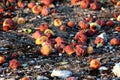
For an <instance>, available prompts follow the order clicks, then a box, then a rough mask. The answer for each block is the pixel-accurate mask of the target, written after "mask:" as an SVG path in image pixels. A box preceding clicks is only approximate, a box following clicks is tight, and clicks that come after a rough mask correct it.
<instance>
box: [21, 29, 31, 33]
mask: <svg viewBox="0 0 120 80" xmlns="http://www.w3.org/2000/svg"><path fill="white" fill-rule="evenodd" d="M22 30H23V31H24V32H25V33H28V34H30V33H31V32H32V30H31V29H29V28H23V29H22Z"/></svg>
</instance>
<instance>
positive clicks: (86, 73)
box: [0, 1, 120, 80]
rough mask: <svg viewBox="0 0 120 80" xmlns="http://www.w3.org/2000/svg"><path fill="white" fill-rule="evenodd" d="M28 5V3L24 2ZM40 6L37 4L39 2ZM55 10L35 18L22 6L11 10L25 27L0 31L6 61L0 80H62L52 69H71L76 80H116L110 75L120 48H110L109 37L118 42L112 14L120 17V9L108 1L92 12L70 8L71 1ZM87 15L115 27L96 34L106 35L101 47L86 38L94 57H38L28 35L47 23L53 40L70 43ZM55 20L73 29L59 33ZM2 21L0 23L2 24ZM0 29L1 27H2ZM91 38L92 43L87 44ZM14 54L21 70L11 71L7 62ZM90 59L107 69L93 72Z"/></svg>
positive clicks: (1, 51)
mask: <svg viewBox="0 0 120 80" xmlns="http://www.w3.org/2000/svg"><path fill="white" fill-rule="evenodd" d="M25 3H26V4H27V2H25ZM38 3H39V2H38ZM54 5H55V9H56V10H57V13H56V14H49V15H48V16H42V15H36V14H33V13H32V12H31V10H30V9H28V8H27V7H25V8H24V9H20V8H16V9H15V11H13V12H12V13H13V15H14V17H13V18H12V19H13V20H14V21H15V20H16V19H17V17H18V16H19V17H24V18H25V20H26V23H25V24H19V25H17V28H16V29H15V30H10V31H7V32H5V31H3V30H1V31H0V54H1V55H4V56H5V58H6V62H5V63H4V64H1V65H0V78H1V79H0V80H2V79H3V80H14V79H15V80H19V79H20V78H22V77H24V76H28V77H29V78H30V80H37V77H38V76H46V77H47V78H49V80H64V79H60V78H57V77H51V76H50V75H51V73H52V71H53V70H54V69H58V70H70V71H72V73H73V74H72V76H73V77H76V78H77V79H78V80H113V79H114V80H119V78H118V77H117V76H115V75H114V74H113V72H112V68H113V66H114V65H115V63H119V62H120V45H119V46H110V45H109V41H110V39H111V38H113V37H116V38H119V39H120V32H117V31H116V30H115V27H116V26H120V22H118V21H117V20H116V19H114V18H113V13H114V12H117V13H118V14H119V15H120V10H119V8H116V7H115V6H114V4H113V3H111V2H110V1H108V2H106V3H102V5H103V7H104V8H105V11H104V10H98V11H92V10H91V9H90V8H88V9H81V8H80V7H79V5H75V6H73V5H70V2H69V1H68V2H67V1H63V2H56V3H55V4H54ZM88 15H90V16H92V17H93V21H95V20H97V19H100V20H104V21H107V20H110V19H113V20H114V22H115V25H114V27H107V26H105V27H103V28H102V29H101V30H100V31H99V32H100V33H102V32H105V33H106V34H107V38H108V42H106V44H105V45H104V46H103V47H101V48H96V47H95V45H94V44H93V41H94V39H95V37H96V36H97V35H98V34H95V35H94V36H93V37H92V38H91V37H88V44H87V45H93V46H94V51H95V52H94V54H91V55H88V54H86V55H85V56H76V55H75V54H73V55H70V56H68V55H67V54H61V53H58V52H54V53H52V54H50V55H49V56H43V55H41V54H40V50H39V48H40V46H39V45H36V44H35V39H33V38H32V37H31V36H32V34H33V33H34V32H35V28H37V27H38V26H39V25H40V24H41V23H43V22H47V23H48V24H49V28H50V29H52V30H53V32H54V33H55V37H57V36H60V37H62V38H63V39H64V40H66V42H68V43H70V41H71V40H72V39H73V36H71V35H75V34H76V33H77V32H78V31H79V30H81V29H80V28H79V27H78V22H79V21H80V20H83V19H85V18H86V17H87V16H88ZM56 18H60V19H61V20H62V21H63V23H64V24H66V23H67V22H68V21H69V20H72V21H74V22H75V24H76V25H75V27H73V28H70V27H68V28H67V30H66V31H60V30H59V28H58V27H55V26H54V25H53V21H54V19H56ZM4 19H5V18H2V19H1V20H0V21H3V20H4ZM1 26H2V25H1ZM23 28H27V29H31V30H32V32H31V33H26V32H24V31H22V29H23ZM90 39H91V40H92V41H90ZM13 53H17V54H18V57H17V60H18V61H19V62H20V64H21V65H20V67H19V68H18V69H16V70H13V69H10V67H9V61H10V60H11V59H13V58H12V54H13ZM91 59H98V60H99V61H100V66H101V67H102V66H105V67H107V68H108V70H105V71H100V70H93V69H91V68H90V67H89V65H90V60H91Z"/></svg>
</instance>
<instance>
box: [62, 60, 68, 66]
mask: <svg viewBox="0 0 120 80" xmlns="http://www.w3.org/2000/svg"><path fill="white" fill-rule="evenodd" d="M60 64H61V65H65V64H68V62H67V61H63V62H61V63H60Z"/></svg>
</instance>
